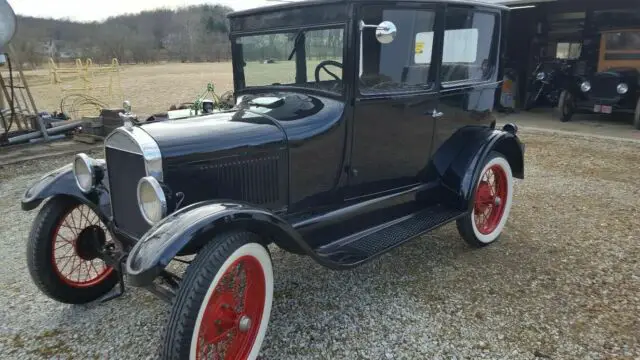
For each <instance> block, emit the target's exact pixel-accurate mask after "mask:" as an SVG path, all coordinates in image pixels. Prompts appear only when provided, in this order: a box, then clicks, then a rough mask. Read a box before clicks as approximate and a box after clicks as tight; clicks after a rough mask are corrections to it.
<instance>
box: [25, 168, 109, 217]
mask: <svg viewBox="0 0 640 360" xmlns="http://www.w3.org/2000/svg"><path fill="white" fill-rule="evenodd" d="M99 163H100V164H101V166H103V167H104V163H103V162H102V161H101V160H99ZM72 167H73V164H67V165H65V166H63V167H61V168H58V169H56V170H53V171H52V172H50V173H48V174H46V175H45V176H43V177H42V178H40V179H39V180H38V181H36V182H35V183H33V184H32V185H31V186H29V188H28V189H27V190H26V191H25V192H24V194H23V195H22V199H21V201H20V202H21V206H22V210H24V211H30V210H33V209H35V208H37V207H38V206H39V205H40V203H42V201H43V200H45V199H47V198H50V197H52V196H56V195H66V196H71V197H73V198H76V199H78V201H80V202H82V203H85V204H87V205H89V206H91V207H92V208H93V209H94V210H96V211H97V212H98V213H99V214H100V215H101V216H103V218H104V219H109V218H111V199H110V198H109V191H108V185H107V184H108V179H107V172H106V171H103V174H104V175H103V178H102V181H101V183H100V184H98V186H97V187H96V189H95V190H93V191H92V192H90V193H89V194H85V193H83V192H82V191H80V188H78V185H77V184H76V180H75V178H74V176H73V169H72ZM103 170H104V168H103Z"/></svg>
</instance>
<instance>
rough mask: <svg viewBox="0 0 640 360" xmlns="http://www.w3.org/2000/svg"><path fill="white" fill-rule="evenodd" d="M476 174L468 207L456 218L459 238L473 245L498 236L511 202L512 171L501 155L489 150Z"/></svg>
mask: <svg viewBox="0 0 640 360" xmlns="http://www.w3.org/2000/svg"><path fill="white" fill-rule="evenodd" d="M480 174H481V175H480V177H479V178H478V180H477V182H476V185H475V187H474V194H473V206H472V209H471V211H470V212H469V214H467V215H466V216H464V217H462V218H460V219H458V220H457V222H456V224H457V226H458V231H459V232H460V235H461V236H462V237H463V239H464V240H465V241H466V242H467V243H469V244H470V245H472V246H476V247H482V246H486V245H489V244H491V243H493V242H495V241H496V240H497V239H498V238H499V237H500V234H502V231H503V230H504V226H505V225H506V223H507V219H508V218H509V213H510V212H511V206H512V203H513V174H512V171H511V166H510V165H509V162H508V161H507V159H506V158H505V157H504V155H502V154H500V153H497V152H492V153H491V154H490V156H489V159H488V160H487V161H486V163H485V165H484V167H483V168H482V172H481V173H480Z"/></svg>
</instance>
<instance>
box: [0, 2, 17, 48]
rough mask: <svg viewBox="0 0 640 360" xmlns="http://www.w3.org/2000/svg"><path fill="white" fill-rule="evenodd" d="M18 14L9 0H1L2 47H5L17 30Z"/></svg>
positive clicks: (0, 30)
mask: <svg viewBox="0 0 640 360" xmlns="http://www.w3.org/2000/svg"><path fill="white" fill-rule="evenodd" d="M16 22H17V21H16V14H15V13H14V12H13V8H11V5H9V2H8V1H7V0H0V49H1V48H4V47H5V46H6V45H7V44H8V43H9V41H11V39H13V35H14V34H15V32H16Z"/></svg>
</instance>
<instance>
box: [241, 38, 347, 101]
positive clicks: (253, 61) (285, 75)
mask: <svg viewBox="0 0 640 360" xmlns="http://www.w3.org/2000/svg"><path fill="white" fill-rule="evenodd" d="M235 43H236V44H237V46H239V47H241V48H242V57H243V59H244V66H243V67H242V68H243V72H244V80H245V86H246V87H256V86H269V85H277V86H295V87H307V88H314V89H321V90H325V91H331V92H335V93H342V89H343V82H342V78H343V76H342V75H343V74H342V64H343V44H344V30H343V29H342V28H335V29H323V30H298V31H291V32H282V33H276V34H263V35H249V36H242V37H239V38H237V39H236V40H235ZM302 64H304V65H302ZM305 68H306V76H305V71H304V70H305Z"/></svg>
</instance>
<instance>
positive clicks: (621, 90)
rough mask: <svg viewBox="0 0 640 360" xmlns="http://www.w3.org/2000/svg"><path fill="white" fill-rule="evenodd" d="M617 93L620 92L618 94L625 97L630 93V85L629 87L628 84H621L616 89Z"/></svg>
mask: <svg viewBox="0 0 640 360" xmlns="http://www.w3.org/2000/svg"><path fill="white" fill-rule="evenodd" d="M616 91H617V92H618V94H620V95H624V94H626V93H628V92H629V85H627V84H626V83H620V84H618V86H617V87H616Z"/></svg>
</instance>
